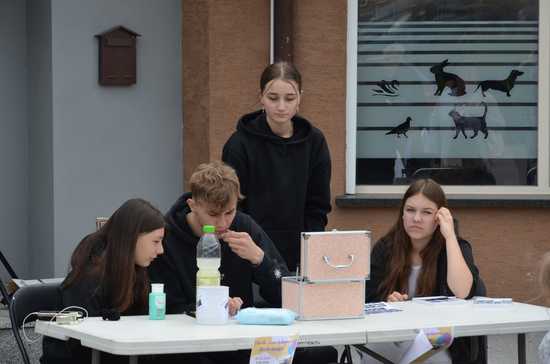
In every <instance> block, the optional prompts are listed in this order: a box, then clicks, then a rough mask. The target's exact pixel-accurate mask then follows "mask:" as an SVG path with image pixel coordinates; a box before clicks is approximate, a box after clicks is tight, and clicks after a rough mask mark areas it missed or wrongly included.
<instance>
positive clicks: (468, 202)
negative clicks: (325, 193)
mask: <svg viewBox="0 0 550 364" xmlns="http://www.w3.org/2000/svg"><path fill="white" fill-rule="evenodd" d="M401 197H402V195H394V194H387V195H378V194H377V195H371V194H361V193H358V194H355V195H340V196H336V206H338V207H342V208H350V207H351V208H361V207H399V204H400V203H401ZM447 198H448V201H449V207H515V208H526V207H528V208H530V207H536V208H550V197H549V196H533V195H531V196H528V197H527V196H513V195H507V196H502V195H494V196H484V197H483V198H476V197H472V196H467V195H462V196H460V197H458V196H449V195H448V196H447Z"/></svg>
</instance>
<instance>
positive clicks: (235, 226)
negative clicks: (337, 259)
mask: <svg viewBox="0 0 550 364" xmlns="http://www.w3.org/2000/svg"><path fill="white" fill-rule="evenodd" d="M190 186H191V192H190V193H186V194H184V195H183V196H181V197H180V198H179V199H178V200H177V201H176V203H175V204H174V205H173V206H172V208H171V209H170V210H169V211H168V213H167V214H166V235H165V238H164V249H165V250H164V255H163V256H162V257H161V258H159V259H157V260H156V261H155V262H154V264H152V265H151V266H150V267H149V276H150V278H151V281H152V282H163V283H164V284H165V289H166V301H167V302H166V303H167V306H166V307H167V312H168V313H182V312H186V311H194V309H195V289H196V274H197V270H198V268H197V261H196V255H197V249H196V248H197V243H198V241H199V238H200V236H201V235H202V226H203V225H213V226H215V227H216V233H217V234H218V237H219V238H220V243H221V266H220V273H221V276H222V280H221V283H222V285H226V286H229V296H231V297H238V298H240V299H241V300H242V307H249V306H254V301H253V294H252V282H255V283H257V284H258V285H259V287H260V291H261V294H262V296H263V297H264V298H265V299H266V301H267V302H268V303H269V304H270V305H272V306H274V307H278V306H280V305H281V277H282V276H286V275H289V273H288V269H287V267H286V265H285V263H284V260H283V259H282V258H281V256H280V254H279V252H278V251H277V249H276V248H275V246H274V245H273V243H272V242H271V240H270V239H269V237H268V236H267V234H266V233H265V232H264V231H263V230H262V228H260V227H259V226H258V225H257V224H256V223H255V222H254V220H252V218H250V217H249V216H248V215H246V214H244V213H241V212H239V211H237V202H238V200H239V199H240V198H241V195H240V192H239V180H238V178H237V175H236V174H235V171H234V170H233V169H232V168H231V167H229V166H227V165H225V164H223V163H221V162H212V163H209V164H201V165H200V166H199V167H198V169H197V170H196V171H195V173H193V175H192V176H191V179H190Z"/></svg>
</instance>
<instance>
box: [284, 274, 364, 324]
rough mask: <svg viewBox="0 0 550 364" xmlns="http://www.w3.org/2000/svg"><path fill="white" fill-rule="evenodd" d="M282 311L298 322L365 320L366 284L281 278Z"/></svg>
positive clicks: (356, 281)
mask: <svg viewBox="0 0 550 364" xmlns="http://www.w3.org/2000/svg"><path fill="white" fill-rule="evenodd" d="M282 285H283V308H288V309H290V310H292V311H294V312H296V313H297V314H298V320H323V319H325V320H328V319H343V318H358V317H363V316H364V305H365V281H364V280H363V279H361V280H348V281H317V282H310V281H307V280H304V279H303V278H302V277H283V280H282Z"/></svg>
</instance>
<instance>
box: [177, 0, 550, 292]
mask: <svg viewBox="0 0 550 364" xmlns="http://www.w3.org/2000/svg"><path fill="white" fill-rule="evenodd" d="M346 3H347V2H346V1H343V0H342V1H334V0H300V1H295V2H294V5H295V14H294V17H295V18H294V19H295V20H294V24H293V26H294V39H293V41H294V62H295V63H296V65H297V66H298V68H299V69H300V71H301V73H302V77H303V88H304V95H303V99H302V105H301V106H300V112H301V114H303V115H304V116H305V117H306V118H308V119H309V120H311V121H312V122H313V123H314V124H315V125H316V126H317V127H319V128H320V129H321V130H323V132H324V134H325V136H326V138H327V140H328V143H329V147H330V151H331V157H332V168H333V170H332V182H331V190H332V195H333V212H332V213H331V214H330V216H329V226H328V227H329V228H337V229H364V228H367V229H370V230H372V232H373V236H374V239H378V238H379V237H381V235H383V234H384V233H385V232H386V231H387V230H388V229H389V227H390V226H391V224H392V223H393V222H394V221H395V219H396V218H397V213H398V211H397V208H382V207H380V208H372V207H371V208H339V207H337V206H336V204H335V203H334V198H335V197H336V196H339V195H342V194H344V192H345V145H346V128H345V125H346V112H345V105H346V32H347V25H346V16H347V9H346ZM183 42H184V44H183V63H184V66H183V67H184V68H183V70H184V71H183V90H184V92H183V94H184V131H185V133H184V161H185V162H184V163H185V164H184V169H185V172H184V173H185V176H186V178H188V176H189V173H190V171H192V170H193V169H194V167H195V166H196V165H197V164H198V163H200V162H204V161H208V160H210V159H219V158H220V155H221V148H222V146H223V144H224V143H225V141H226V140H227V138H228V137H229V135H230V134H231V132H232V131H233V130H234V128H235V125H236V120H237V118H238V117H239V116H240V115H241V114H243V113H245V112H249V111H252V110H254V109H257V108H258V104H257V100H258V89H259V77H260V73H261V71H262V70H263V68H264V67H265V66H266V65H267V63H268V60H269V1H257V0H239V1H229V0H227V1H218V0H216V1H215V0H211V1H207V0H203V1H196V0H183ZM549 81H550V80H549ZM185 180H186V179H185ZM452 212H453V213H454V215H455V216H456V217H457V218H458V219H459V221H460V232H461V235H462V236H463V237H464V238H466V239H467V240H469V241H470V242H471V243H472V246H473V249H474V255H475V258H476V262H477V265H478V267H479V269H480V271H481V276H482V278H483V279H484V281H485V283H486V285H487V288H488V291H489V295H491V296H494V297H513V298H514V299H516V300H521V301H529V300H532V299H535V298H536V295H537V291H536V285H535V275H536V268H537V262H538V260H539V258H540V256H541V255H542V254H543V252H545V251H547V250H550V223H549V222H550V214H549V211H548V209H545V208H502V207H484V208H473V207H472V208H456V209H452ZM534 302H540V301H537V300H535V301H534Z"/></svg>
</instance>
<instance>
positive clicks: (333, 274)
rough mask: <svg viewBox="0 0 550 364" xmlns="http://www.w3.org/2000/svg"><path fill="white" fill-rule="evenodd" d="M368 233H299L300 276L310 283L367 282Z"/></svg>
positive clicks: (362, 231) (369, 240)
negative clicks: (331, 281)
mask: <svg viewBox="0 0 550 364" xmlns="http://www.w3.org/2000/svg"><path fill="white" fill-rule="evenodd" d="M370 236H371V234H370V231H368V230H359V231H324V232H312V233H302V239H301V254H300V267H301V275H302V276H303V277H305V278H306V279H308V280H310V281H317V280H337V279H352V278H353V279H358V278H361V279H368V277H369V272H370V245H371V237H370Z"/></svg>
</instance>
